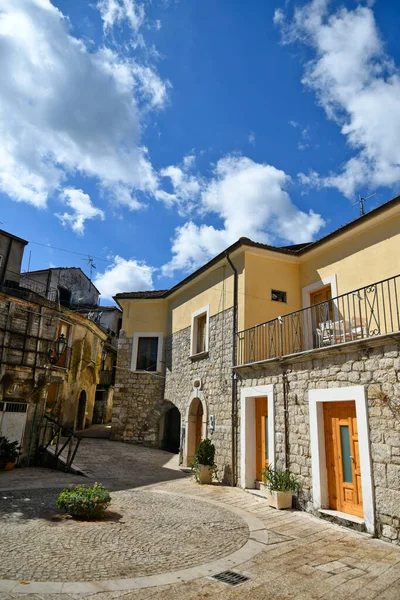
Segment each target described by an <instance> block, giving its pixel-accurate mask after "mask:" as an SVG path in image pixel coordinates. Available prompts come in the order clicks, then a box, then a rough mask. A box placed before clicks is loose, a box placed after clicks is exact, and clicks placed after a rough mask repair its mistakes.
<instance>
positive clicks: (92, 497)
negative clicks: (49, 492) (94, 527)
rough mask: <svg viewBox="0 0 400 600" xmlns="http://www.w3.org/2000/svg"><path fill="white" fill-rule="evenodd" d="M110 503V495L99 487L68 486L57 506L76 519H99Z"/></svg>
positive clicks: (59, 498) (60, 496) (98, 484)
mask: <svg viewBox="0 0 400 600" xmlns="http://www.w3.org/2000/svg"><path fill="white" fill-rule="evenodd" d="M110 502H111V496H110V493H109V492H108V491H107V490H106V489H105V488H104V487H103V486H102V485H101V483H97V481H96V483H95V484H94V485H93V486H85V485H70V486H69V487H68V488H66V489H65V490H63V491H62V492H61V494H60V495H59V497H58V500H57V506H58V508H62V509H63V510H65V511H66V512H67V513H68V514H69V515H71V516H72V517H75V518H76V519H83V520H86V521H90V520H93V519H101V518H102V517H103V516H104V512H105V510H106V508H107V507H108V506H109V504H110Z"/></svg>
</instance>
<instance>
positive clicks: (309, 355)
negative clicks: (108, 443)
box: [112, 197, 400, 542]
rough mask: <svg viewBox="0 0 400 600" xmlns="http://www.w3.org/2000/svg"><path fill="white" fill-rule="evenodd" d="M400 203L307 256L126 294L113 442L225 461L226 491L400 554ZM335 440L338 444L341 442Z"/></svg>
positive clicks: (292, 249) (230, 261) (245, 252)
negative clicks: (239, 489)
mask: <svg viewBox="0 0 400 600" xmlns="http://www.w3.org/2000/svg"><path fill="white" fill-rule="evenodd" d="M399 250H400V197H397V198H394V199H393V200H391V201H390V202H387V203H386V204H384V205H383V206H380V207H379V208H377V209H375V210H373V211H371V212H370V213H368V214H366V215H364V216H362V217H360V218H358V219H356V220H355V221H353V222H351V223H349V224H348V225H345V226H344V227H341V228H340V229H338V230H337V231H334V232H333V233H331V234H329V235H327V236H326V237H324V238H322V239H320V240H318V241H317V242H313V243H310V244H300V245H296V246H288V247H284V248H276V247H272V246H267V245H265V244H259V243H256V242H253V241H251V240H248V239H246V238H241V239H240V240H238V242H236V243H235V244H233V245H232V246H230V247H229V248H228V249H227V250H226V251H224V252H222V253H221V254H219V255H218V256H217V257H215V258H214V259H213V260H211V261H210V262H209V263H207V264H206V265H204V266H203V267H202V268H200V269H198V270H197V271H196V272H195V273H193V274H192V275H190V276H189V277H187V278H186V279H184V280H183V281H181V282H180V283H179V284H177V285H176V286H174V287H173V288H171V289H170V290H160V291H150V292H132V293H129V292H128V293H123V294H118V295H117V296H116V297H115V299H116V301H117V302H118V304H119V305H120V307H121V308H122V310H123V323H122V331H121V336H120V345H119V353H118V365H117V381H116V392H115V396H114V412H113V434H112V435H113V437H114V439H120V440H126V441H132V442H137V443H144V444H149V445H154V446H159V447H165V448H170V449H175V450H178V449H179V451H180V453H181V462H182V463H184V464H189V463H190V461H191V460H192V458H193V455H194V452H195V450H196V447H197V445H198V443H199V441H200V440H201V439H202V438H205V437H206V436H207V437H210V438H211V439H212V440H213V443H214V444H215V447H216V460H217V464H218V469H219V473H220V476H221V478H222V479H223V480H224V481H227V482H230V483H233V484H234V485H236V484H238V485H242V486H243V487H246V488H252V487H255V486H257V485H258V483H257V481H258V480H259V479H260V472H261V470H262V469H263V467H264V466H265V465H266V464H269V465H273V466H275V467H277V468H281V469H289V470H290V471H291V472H293V473H294V474H295V475H296V476H297V477H298V479H299V482H300V485H301V491H300V493H299V495H298V499H297V502H298V505H299V506H300V507H302V508H304V509H306V510H309V511H312V512H314V513H316V514H319V515H322V516H324V515H326V514H328V516H329V518H336V519H339V518H341V519H344V520H345V521H346V520H350V521H351V522H352V523H353V524H354V523H356V524H357V526H358V527H360V528H365V529H366V530H368V531H371V532H372V531H374V532H376V533H377V534H378V535H380V536H382V537H383V538H386V539H391V540H392V541H394V540H397V542H398V541H399V524H398V521H396V518H397V517H396V514H397V513H396V511H397V512H398V510H397V508H396V507H398V506H400V489H399V488H400V486H399V477H400V475H399V469H400V426H399V417H400V415H399V405H400V400H399V396H400V381H399V371H400V358H399V339H400V334H399V331H400V317H399V314H400V285H399V282H400V275H399V273H400V253H399ZM332 440H333V441H332Z"/></svg>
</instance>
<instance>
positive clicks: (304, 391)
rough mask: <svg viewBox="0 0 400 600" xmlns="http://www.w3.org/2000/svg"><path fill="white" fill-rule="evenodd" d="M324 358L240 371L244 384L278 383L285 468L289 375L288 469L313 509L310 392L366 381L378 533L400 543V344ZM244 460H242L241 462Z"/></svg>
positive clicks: (279, 455)
mask: <svg viewBox="0 0 400 600" xmlns="http://www.w3.org/2000/svg"><path fill="white" fill-rule="evenodd" d="M317 355H318V358H317V357H316V358H308V359H307V360H306V359H304V358H303V359H302V358H301V357H298V358H297V359H295V360H293V359H292V360H291V361H290V360H289V359H286V360H285V361H281V362H280V363H278V362H277V361H273V362H270V363H266V364H265V365H264V366H263V367H262V368H261V367H260V368H257V369H250V368H243V369H240V373H239V375H240V382H239V394H240V387H242V386H243V387H247V386H258V385H265V384H275V388H274V390H275V410H276V420H275V432H276V434H275V435H276V459H277V466H278V467H279V468H282V467H283V466H284V456H285V454H284V453H285V438H284V405H283V401H284V396H283V378H284V375H283V374H284V372H286V377H287V386H288V467H289V469H290V470H291V471H292V472H293V473H295V474H296V475H297V476H298V478H299V480H300V483H301V493H300V495H299V503H300V506H301V507H302V508H303V509H305V510H307V511H309V512H313V511H314V509H313V504H312V475H311V449H310V431H309V411H308V391H309V390H314V389H322V388H323V389H326V388H337V387H349V386H354V385H364V386H365V387H366V390H367V395H368V420H369V432H370V451H371V459H372V475H373V486H374V494H375V508H376V529H377V534H378V535H379V536H380V537H382V538H383V539H385V540H387V541H391V542H393V543H397V544H400V516H399V513H400V344H399V343H393V339H392V340H390V339H386V342H385V343H382V345H381V346H380V347H368V346H367V345H366V344H365V343H364V344H358V345H357V349H355V348H354V347H353V348H351V349H349V348H348V347H347V348H346V347H341V348H337V349H329V350H328V349H324V350H323V351H320V352H318V354H315V355H314V356H317ZM239 464H240V463H239Z"/></svg>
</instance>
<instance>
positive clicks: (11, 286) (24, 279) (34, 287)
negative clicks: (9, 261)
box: [1, 269, 58, 302]
mask: <svg viewBox="0 0 400 600" xmlns="http://www.w3.org/2000/svg"><path fill="white" fill-rule="evenodd" d="M6 275H7V277H6V279H5V281H4V283H3V284H2V285H1V289H2V291H3V292H5V293H6V294H10V295H11V296H17V297H19V298H23V299H24V300H32V299H34V298H32V295H31V294H30V292H33V293H34V294H37V295H38V296H42V297H43V298H47V300H50V301H51V302H58V290H57V288H52V287H51V288H47V285H46V284H45V283H43V282H41V281H36V279H32V277H31V276H30V275H29V274H28V273H14V272H13V271H10V270H9V269H7V273H6Z"/></svg>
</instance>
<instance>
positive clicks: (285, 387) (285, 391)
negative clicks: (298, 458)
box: [282, 371, 289, 471]
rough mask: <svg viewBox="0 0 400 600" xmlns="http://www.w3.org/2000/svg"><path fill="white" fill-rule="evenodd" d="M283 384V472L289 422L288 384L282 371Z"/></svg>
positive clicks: (287, 446)
mask: <svg viewBox="0 0 400 600" xmlns="http://www.w3.org/2000/svg"><path fill="white" fill-rule="evenodd" d="M282 383H283V416H284V419H283V437H284V448H285V471H287V470H288V458H289V437H288V421H289V410H288V404H289V402H288V396H289V382H288V378H287V373H286V371H283V375H282Z"/></svg>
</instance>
